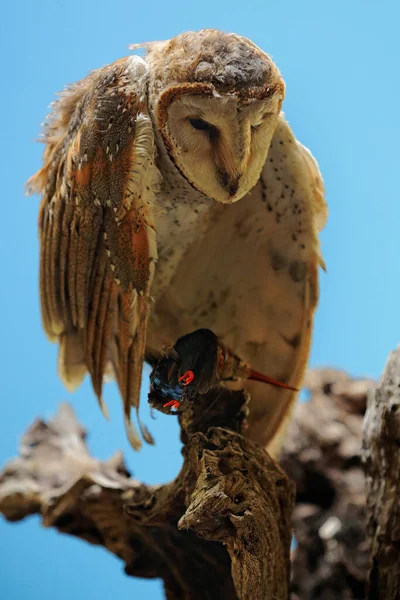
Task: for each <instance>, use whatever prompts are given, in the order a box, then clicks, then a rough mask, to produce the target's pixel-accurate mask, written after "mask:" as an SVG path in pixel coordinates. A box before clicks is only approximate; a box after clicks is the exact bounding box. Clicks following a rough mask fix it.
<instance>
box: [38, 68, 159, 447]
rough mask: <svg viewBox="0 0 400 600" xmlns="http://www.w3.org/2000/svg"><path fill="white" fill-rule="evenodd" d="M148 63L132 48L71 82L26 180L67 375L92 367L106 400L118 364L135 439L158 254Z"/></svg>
mask: <svg viewBox="0 0 400 600" xmlns="http://www.w3.org/2000/svg"><path fill="white" fill-rule="evenodd" d="M146 73H147V66H146V63H145V62H144V61H143V60H142V59H141V58H139V57H127V58H124V59H121V60H119V61H117V62H116V63H114V64H112V65H109V66H107V67H104V68H102V69H99V70H98V71H95V72H94V73H92V74H91V75H89V76H88V77H86V78H85V79H83V80H82V81H80V82H79V83H77V84H76V85H74V86H71V87H70V88H67V90H66V91H65V92H64V93H62V94H61V97H60V99H59V100H58V101H57V102H56V103H55V105H54V108H53V111H52V113H51V115H50V117H49V119H48V122H47V125H46V127H45V131H44V135H43V137H44V141H45V143H46V148H45V152H44V159H43V167H42V169H41V170H40V171H39V172H38V173H36V174H35V175H34V176H33V177H32V178H31V180H30V181H29V182H28V189H30V191H36V192H41V193H42V200H41V206H40V215H39V237H40V297H41V310H42V320H43V325H44V329H45V332H46V334H47V336H48V337H49V339H50V340H52V341H55V342H58V343H59V345H60V347H59V362H58V365H59V366H58V369H59V375H60V377H61V379H62V381H63V382H64V384H65V385H66V387H67V388H68V389H74V388H76V387H77V386H78V385H79V384H80V383H81V381H82V379H83V377H84V375H85V373H86V371H88V372H89V374H90V377H91V380H92V384H93V388H94V391H95V393H96V395H97V398H98V400H99V403H100V406H101V407H102V408H104V407H103V402H102V384H103V380H104V377H105V374H106V373H107V372H110V371H111V372H112V374H113V375H114V376H115V377H116V379H117V382H118V386H119V389H120V392H121V396H122V398H123V405H124V414H125V423H126V426H127V430H128V434H129V437H130V440H131V443H132V445H133V446H134V447H135V448H138V447H140V445H141V442H140V439H139V436H138V434H137V433H136V431H135V429H134V427H133V425H132V424H131V422H130V409H131V406H132V405H133V406H135V407H136V409H138V405H139V391H140V381H141V372H142V364H143V360H144V352H145V343H146V329H147V320H148V314H149V293H150V286H151V282H152V277H153V271H154V266H155V262H156V258H157V250H156V238H155V229H154V225H153V220H152V215H151V200H152V194H153V192H154V188H155V185H156V183H157V173H158V172H157V170H156V168H155V166H154V162H153V159H154V136H153V129H152V123H151V120H150V117H149V115H148V113H147V109H146V106H145V104H144V102H143V91H142V90H143V89H144V88H143V82H144V81H145V77H146ZM142 432H143V435H144V437H145V439H146V440H147V441H149V442H151V436H150V435H149V433H148V432H147V431H146V430H145V429H144V428H143V427H142Z"/></svg>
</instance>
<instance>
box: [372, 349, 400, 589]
mask: <svg viewBox="0 0 400 600" xmlns="http://www.w3.org/2000/svg"><path fill="white" fill-rule="evenodd" d="M363 458H364V463H365V472H366V489H367V531H368V537H369V540H370V546H371V569H370V573H369V582H368V599H369V600H398V599H399V598H400V349H397V350H395V351H394V352H392V353H391V354H390V356H389V359H388V362H387V364H386V368H385V371H384V373H383V376H382V379H381V381H380V383H379V385H378V387H377V389H376V393H375V394H371V396H370V398H369V402H368V410H367V413H366V415H365V421H364V443H363Z"/></svg>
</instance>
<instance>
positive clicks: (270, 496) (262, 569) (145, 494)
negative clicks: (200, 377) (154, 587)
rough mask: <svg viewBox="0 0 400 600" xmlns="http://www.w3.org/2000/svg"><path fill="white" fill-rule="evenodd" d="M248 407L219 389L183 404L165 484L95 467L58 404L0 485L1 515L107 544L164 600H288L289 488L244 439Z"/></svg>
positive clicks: (118, 464) (117, 460) (113, 462)
mask: <svg viewBox="0 0 400 600" xmlns="http://www.w3.org/2000/svg"><path fill="white" fill-rule="evenodd" d="M245 404H246V397H245V395H244V394H243V393H241V392H228V391H221V390H217V391H214V392H210V393H209V394H207V396H199V397H198V398H197V399H196V401H195V402H189V403H184V404H183V405H182V412H181V413H180V422H181V428H182V440H183V442H184V448H183V454H184V464H183V467H182V470H181V472H180V474H179V475H178V477H177V478H176V479H175V481H173V482H172V483H170V484H167V485H162V486H146V485H143V484H141V483H139V482H138V481H135V480H133V479H131V478H130V477H129V473H128V472H127V470H126V468H125V466H124V462H123V459H122V457H121V456H120V455H115V456H114V457H113V458H111V459H110V460H109V461H106V462H101V461H98V460H96V459H94V458H92V457H91V456H90V455H89V453H88V451H87V448H86V444H85V432H84V430H83V429H82V427H81V426H80V425H79V424H78V422H77V421H76V419H75V416H74V414H73V412H72V409H71V408H70V407H69V406H68V405H63V406H62V407H61V408H60V410H59V413H58V415H57V416H56V417H55V418H54V419H53V420H52V421H50V422H49V423H45V422H43V421H37V422H36V423H35V424H34V425H33V426H32V427H31V428H30V429H29V430H28V432H27V433H26V434H25V436H24V438H23V440H22V443H21V448H20V457H18V458H16V459H15V460H13V461H11V462H10V463H9V464H8V465H7V467H6V468H5V470H4V471H3V473H2V475H1V478H0V510H1V511H2V513H3V514H4V516H5V517H6V518H7V519H9V520H12V521H16V520H20V519H23V518H25V517H26V516H28V515H31V514H34V513H39V514H41V515H42V519H43V525H44V526H46V527H50V526H51V527H56V528H57V529H58V530H59V531H61V532H63V533H69V534H70V535H74V536H78V537H81V538H83V539H85V540H87V541H88V542H90V543H93V544H102V545H104V546H105V547H106V548H107V549H108V550H110V552H113V553H114V554H116V555H117V556H119V557H120V558H121V559H122V560H123V561H124V562H125V565H126V566H125V571H126V573H127V574H129V575H134V576H137V577H161V578H162V579H163V580H164V586H165V592H166V597H167V598H168V599H177V598H179V599H187V600H196V599H197V598H198V599H200V598H201V599H210V600H211V599H213V598H216V599H218V600H220V599H221V598H224V599H227V600H229V599H236V598H239V599H250V598H252V599H253V598H254V600H258V599H259V600H264V599H274V600H284V599H287V598H288V593H289V592H288V587H289V575H290V542H291V524H290V519H291V513H292V509H293V506H294V496H295V491H294V484H293V483H292V482H290V480H289V479H288V477H287V476H286V475H285V473H284V472H283V471H282V469H281V468H280V467H279V466H278V465H277V464H276V463H275V462H274V461H273V460H272V459H271V458H270V457H269V456H268V454H267V453H266V452H264V450H262V449H261V448H259V447H258V446H256V445H255V444H253V443H252V442H251V441H249V440H247V439H246V438H244V437H243V436H242V435H241V434H240V430H241V428H242V426H243V421H244V411H245ZM221 425H224V428H223V427H221Z"/></svg>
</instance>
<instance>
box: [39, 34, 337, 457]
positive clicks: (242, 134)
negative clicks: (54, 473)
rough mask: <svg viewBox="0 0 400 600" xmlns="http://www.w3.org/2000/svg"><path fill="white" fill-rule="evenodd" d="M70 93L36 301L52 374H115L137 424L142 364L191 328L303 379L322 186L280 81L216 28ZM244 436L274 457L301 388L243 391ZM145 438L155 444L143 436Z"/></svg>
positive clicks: (243, 43) (47, 176) (155, 48)
mask: <svg viewBox="0 0 400 600" xmlns="http://www.w3.org/2000/svg"><path fill="white" fill-rule="evenodd" d="M145 46H146V49H147V55H146V56H145V59H141V58H139V57H135V56H132V57H127V58H124V59H121V60H119V61H117V62H116V63H114V64H113V65H110V66H108V67H104V68H103V69H99V70H97V71H95V72H94V73H92V74H91V75H89V76H88V77H87V78H86V79H84V80H82V81H81V82H78V83H77V84H76V85H75V86H71V87H70V88H68V89H67V90H66V91H65V92H64V93H63V94H62V95H61V98H60V100H58V102H57V103H56V104H55V106H54V109H53V112H52V115H51V117H50V119H49V121H48V124H47V127H46V130H45V134H44V135H45V142H46V144H47V146H46V150H45V153H44V165H43V168H42V169H41V170H40V171H39V172H38V173H37V174H36V175H35V176H34V177H33V178H32V180H31V182H30V185H31V187H32V189H36V190H38V191H41V192H42V203H41V212H40V220H39V230H40V239H41V275H40V280H41V304H42V315H43V323H44V328H45V330H46V333H47V335H48V336H49V338H50V339H51V340H52V341H58V342H59V343H60V358H59V372H60V375H61V377H62V379H63V381H64V382H65V383H66V384H67V385H68V386H69V387H71V388H73V387H76V385H78V384H79V383H80V381H81V380H82V378H83V376H84V374H85V372H86V371H89V373H90V375H91V378H92V382H93V386H94V389H95V392H96V395H97V397H98V398H99V400H100V402H101V403H102V400H101V390H102V383H103V379H104V376H105V375H106V374H107V373H111V374H113V375H114V376H115V377H116V379H117V382H118V385H119V388H120V391H121V395H122V398H123V401H124V408H125V417H126V423H127V428H128V433H129V435H130V439H131V442H132V444H133V445H134V446H135V447H139V445H140V441H139V438H138V436H137V435H136V434H135V432H134V430H133V428H132V426H131V424H130V407H131V405H133V406H135V407H136V408H137V407H138V402H139V389H140V379H141V371H142V364H143V360H144V356H145V352H146V348H147V350H151V351H152V352H153V353H154V352H156V351H157V350H159V349H160V348H161V346H162V345H164V344H166V345H168V346H172V345H173V343H174V342H175V340H176V338H178V337H180V336H182V335H184V334H185V333H188V332H190V331H191V330H193V329H197V328H203V327H205V328H210V329H212V330H214V331H215V332H216V333H217V334H218V335H219V336H220V337H221V339H223V341H224V343H226V344H227V345H228V346H229V347H230V348H231V349H232V350H233V351H234V352H235V353H236V354H238V355H239V356H240V357H241V358H242V359H244V360H246V361H247V362H249V363H250V364H251V365H252V367H254V368H255V369H257V370H259V371H261V372H265V373H266V374H268V375H269V376H271V377H274V378H275V379H279V380H281V381H284V382H286V383H289V384H291V385H293V386H295V387H299V385H300V383H301V379H302V376H303V372H304V369H305V366H306V362H307V357H308V352H309V346H310V340H311V332H312V319H313V313H314V310H315V307H316V304H317V300H318V265H319V264H322V259H321V255H320V250H319V242H318V237H317V234H318V231H319V230H320V229H321V228H322V226H323V225H324V222H325V218H326V205H325V201H324V199H323V184H322V179H321V176H320V174H319V170H318V167H317V164H316V162H315V160H314V159H313V157H312V156H311V154H310V153H309V151H308V150H307V149H305V148H304V147H303V146H302V145H301V144H299V142H297V141H296V140H295V138H294V136H293V134H292V132H291V130H290V128H289V126H288V124H287V123H286V121H285V120H284V118H283V116H282V115H279V112H280V108H281V104H282V100H283V95H284V83H283V80H282V78H281V76H280V73H279V71H278V69H277V68H276V66H275V65H274V64H273V62H272V61H271V59H270V58H269V57H268V56H267V55H266V54H264V53H263V52H262V51H261V50H260V49H259V48H257V47H256V46H255V45H254V44H253V43H252V42H250V41H249V40H247V39H246V38H243V37H241V36H237V35H235V34H223V33H221V32H219V31H216V30H203V31H200V32H197V33H193V32H189V33H185V34H182V35H180V36H177V37H176V38H173V39H172V40H169V41H166V42H155V43H152V44H148V45H145ZM245 385H246V387H248V388H249V389H250V391H251V395H252V400H251V404H250V415H249V435H251V436H252V437H253V439H256V440H257V441H259V442H260V443H262V444H265V445H267V446H268V448H269V449H270V450H272V451H276V450H277V449H278V447H279V443H280V437H281V434H282V432H283V430H284V424H285V422H286V420H287V417H288V415H289V414H290V408H291V406H292V405H293V402H294V400H295V394H294V393H293V392H291V391H288V390H282V389H278V388H277V389H273V390H267V391H266V390H265V388H263V386H262V384H259V383H254V382H246V384H245ZM142 432H143V435H144V437H145V438H146V439H147V440H148V441H151V437H150V435H149V434H148V432H147V431H146V430H145V428H142Z"/></svg>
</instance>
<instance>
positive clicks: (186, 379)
mask: <svg viewBox="0 0 400 600" xmlns="http://www.w3.org/2000/svg"><path fill="white" fill-rule="evenodd" d="M193 379H194V373H193V371H186V373H184V374H183V375H182V377H179V379H178V381H179V382H182V383H183V385H189V383H192V381H193Z"/></svg>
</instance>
